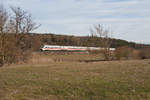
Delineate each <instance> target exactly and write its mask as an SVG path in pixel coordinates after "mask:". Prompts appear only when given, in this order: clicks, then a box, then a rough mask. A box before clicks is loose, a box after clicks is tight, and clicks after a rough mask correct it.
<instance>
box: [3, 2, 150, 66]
mask: <svg viewBox="0 0 150 100" xmlns="http://www.w3.org/2000/svg"><path fill="white" fill-rule="evenodd" d="M10 11H11V12H8V10H6V9H5V8H4V7H3V6H2V5H0V66H3V65H4V64H11V63H16V62H19V61H23V62H25V61H27V59H28V57H29V55H30V53H31V52H35V51H40V48H41V47H42V45H44V44H48V45H65V46H88V47H91V46H93V47H103V48H104V50H103V51H102V53H103V55H104V56H105V60H111V59H112V58H113V57H111V55H110V54H111V52H110V50H109V48H110V47H112V48H119V49H117V53H116V54H117V58H119V59H120V57H122V56H123V55H127V54H128V53H127V52H130V51H131V49H128V48H134V49H140V50H141V51H140V53H138V54H140V55H141V58H143V59H145V58H150V55H149V54H150V53H149V52H150V49H149V45H144V44H136V43H134V42H128V41H125V40H120V39H112V38H111V37H109V31H108V30H105V31H103V27H101V25H97V26H95V27H94V29H95V30H92V31H91V36H85V37H76V36H66V35H56V34H42V33H41V34H36V33H31V32H32V31H33V30H35V29H37V28H38V27H39V26H40V25H37V24H36V23H35V22H34V21H33V19H32V16H31V14H30V13H28V12H26V11H24V10H23V9H21V8H19V7H10ZM95 33H97V34H95ZM122 47H123V48H122ZM124 47H125V48H124ZM122 51H123V52H122Z"/></svg>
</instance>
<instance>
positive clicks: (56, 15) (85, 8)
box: [0, 0, 150, 43]
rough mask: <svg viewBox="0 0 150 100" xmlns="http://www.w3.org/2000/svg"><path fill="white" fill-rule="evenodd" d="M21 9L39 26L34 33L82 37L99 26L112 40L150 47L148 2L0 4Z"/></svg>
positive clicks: (9, 0)
mask: <svg viewBox="0 0 150 100" xmlns="http://www.w3.org/2000/svg"><path fill="white" fill-rule="evenodd" d="M0 2H2V4H3V5H4V6H5V7H9V6H12V5H13V6H20V7H22V8H23V9H25V10H27V11H29V12H30V13H32V15H33V17H34V20H35V21H36V22H37V23H40V24H42V26H41V27H40V28H39V29H37V30H36V31H35V32H42V33H51V32H52V33H56V34H68V35H77V36H85V35H88V34H89V33H90V31H89V28H90V27H92V26H93V25H94V24H102V25H103V26H104V28H105V29H108V30H110V31H111V32H113V37H114V38H120V39H125V40H128V41H135V42H139V43H150V0H0Z"/></svg>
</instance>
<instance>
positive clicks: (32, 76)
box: [0, 60, 150, 100]
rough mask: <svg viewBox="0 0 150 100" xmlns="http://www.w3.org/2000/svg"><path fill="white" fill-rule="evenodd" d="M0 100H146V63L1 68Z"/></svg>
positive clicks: (149, 90)
mask: <svg viewBox="0 0 150 100" xmlns="http://www.w3.org/2000/svg"><path fill="white" fill-rule="evenodd" d="M0 100H150V60H130V61H110V62H95V63H83V62H53V61H52V62H51V61H50V62H47V63H42V64H38V63H36V64H22V65H11V66H9V67H3V68H0Z"/></svg>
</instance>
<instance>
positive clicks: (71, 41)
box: [20, 33, 149, 50]
mask: <svg viewBox="0 0 150 100" xmlns="http://www.w3.org/2000/svg"><path fill="white" fill-rule="evenodd" d="M22 35H23V34H20V37H21V36H22ZM24 36H25V38H24V39H25V40H27V39H29V40H30V39H31V40H32V41H33V40H34V39H35V40H34V41H37V43H35V44H34V43H33V44H34V45H39V46H37V47H40V46H42V45H44V44H48V45H65V46H88V47H90V46H93V47H101V46H102V45H101V42H100V41H101V38H100V37H94V38H93V37H89V36H83V37H78V36H69V35H56V34H44V33H41V34H36V33H29V34H24ZM31 40H30V41H31ZM111 40H112V43H111V46H110V47H111V48H118V47H121V46H127V47H131V48H135V49H140V48H143V47H147V46H149V45H145V44H137V43H134V42H128V41H126V40H121V39H111ZM38 43H39V44H38ZM33 48H34V46H33ZM27 49H29V48H27ZM35 50H38V49H37V48H35Z"/></svg>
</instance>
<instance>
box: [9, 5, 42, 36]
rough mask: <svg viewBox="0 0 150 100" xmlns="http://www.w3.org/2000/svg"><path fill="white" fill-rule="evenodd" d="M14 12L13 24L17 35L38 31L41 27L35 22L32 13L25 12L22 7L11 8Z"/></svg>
mask: <svg viewBox="0 0 150 100" xmlns="http://www.w3.org/2000/svg"><path fill="white" fill-rule="evenodd" d="M11 10H12V12H13V14H14V15H13V17H12V18H13V22H14V24H15V25H14V27H15V33H16V34H18V33H29V32H31V31H33V30H35V29H37V28H38V27H39V26H40V25H37V24H36V23H35V22H33V19H32V16H31V14H30V13H28V12H26V11H24V10H23V9H21V8H20V7H11Z"/></svg>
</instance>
